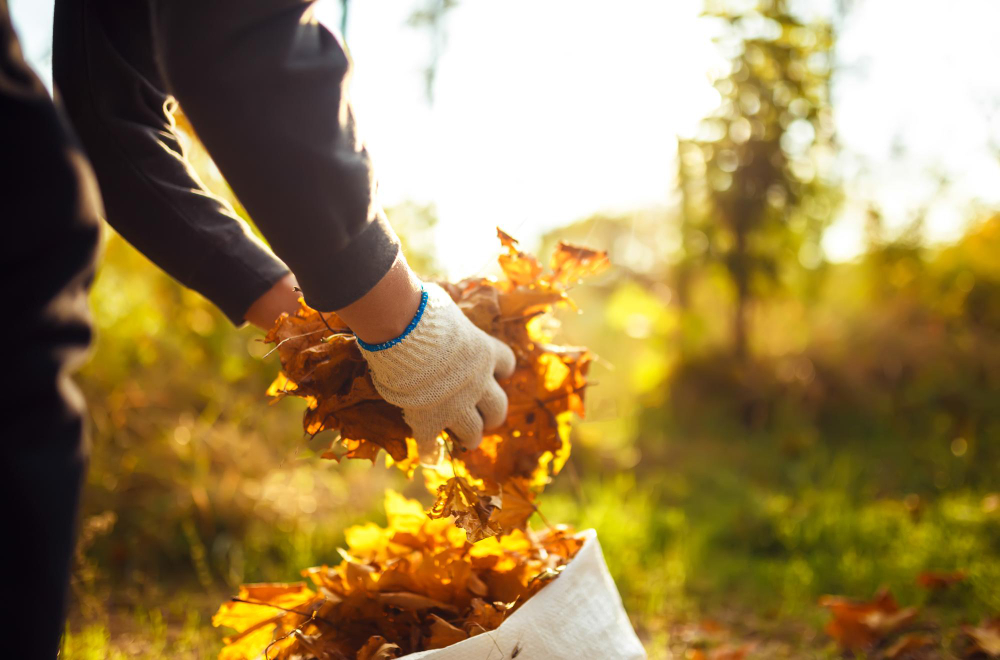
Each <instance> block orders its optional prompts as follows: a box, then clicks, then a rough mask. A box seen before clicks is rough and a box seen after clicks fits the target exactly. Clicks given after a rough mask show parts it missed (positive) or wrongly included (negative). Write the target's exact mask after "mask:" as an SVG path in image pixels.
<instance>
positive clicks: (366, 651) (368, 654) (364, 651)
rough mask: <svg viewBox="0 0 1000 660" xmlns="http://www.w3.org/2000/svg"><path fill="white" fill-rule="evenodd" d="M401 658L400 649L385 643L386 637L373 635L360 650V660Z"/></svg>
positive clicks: (358, 656) (358, 657)
mask: <svg viewBox="0 0 1000 660" xmlns="http://www.w3.org/2000/svg"><path fill="white" fill-rule="evenodd" d="M398 657H399V647H398V646H397V645H395V644H391V643H389V642H387V641H385V638H384V637H380V636H379V635H372V636H371V637H370V638H369V639H368V641H367V642H366V643H365V645H364V646H362V647H361V648H360V649H358V655H357V659H358V660H390V659H391V658H398Z"/></svg>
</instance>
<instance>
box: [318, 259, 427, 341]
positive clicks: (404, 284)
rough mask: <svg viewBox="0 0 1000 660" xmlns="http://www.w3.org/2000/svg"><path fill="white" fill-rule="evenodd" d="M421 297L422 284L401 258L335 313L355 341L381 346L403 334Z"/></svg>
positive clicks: (413, 318) (412, 318) (414, 314)
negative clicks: (370, 287)
mask: <svg viewBox="0 0 1000 660" xmlns="http://www.w3.org/2000/svg"><path fill="white" fill-rule="evenodd" d="M422 293H423V283H422V282H421V281H420V279H419V278H418V277H417V276H416V275H415V274H414V273H413V271H412V270H410V267H409V265H408V264H407V263H406V259H405V258H403V257H402V254H401V255H400V257H399V258H398V259H397V260H396V262H395V263H394V264H393V265H392V267H391V268H390V269H389V272H387V273H386V274H385V275H384V276H383V277H382V279H381V280H379V282H378V283H377V284H376V285H375V286H374V287H372V289H371V290H370V291H369V292H368V293H366V294H365V295H364V296H362V297H361V298H360V299H358V300H356V301H355V302H353V303H351V304H350V305H348V306H347V307H344V308H342V309H338V310H336V312H337V316H339V317H340V318H341V320H343V321H344V323H346V324H347V326H348V327H349V328H350V329H351V330H352V331H353V332H354V334H355V335H357V337H358V339H360V340H362V341H363V342H365V343H367V344H369V345H372V344H376V345H377V344H382V343H385V342H389V341H391V340H393V339H396V338H397V337H399V336H400V335H402V334H404V333H405V332H407V328H408V327H409V326H410V324H411V322H413V321H414V320H415V317H416V315H417V311H418V309H419V308H420V303H421V299H422Z"/></svg>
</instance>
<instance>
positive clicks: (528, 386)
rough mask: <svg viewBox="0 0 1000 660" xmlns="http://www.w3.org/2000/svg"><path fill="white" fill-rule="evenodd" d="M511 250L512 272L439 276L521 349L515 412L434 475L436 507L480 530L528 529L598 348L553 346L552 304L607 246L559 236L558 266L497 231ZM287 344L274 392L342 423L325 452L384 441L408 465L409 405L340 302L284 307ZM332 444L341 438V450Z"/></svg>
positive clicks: (368, 454) (505, 259)
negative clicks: (393, 389) (396, 402)
mask: <svg viewBox="0 0 1000 660" xmlns="http://www.w3.org/2000/svg"><path fill="white" fill-rule="evenodd" d="M498 232H499V235H500V240H501V242H502V243H503V245H504V247H505V248H507V253H506V254H502V255H501V256H500V266H501V268H502V269H503V272H504V275H505V278H506V279H505V280H502V281H494V280H489V279H482V278H472V279H467V280H463V281H461V282H459V283H457V284H452V283H448V282H443V283H442V285H443V286H444V288H445V289H446V290H447V291H448V293H449V294H450V295H451V297H452V298H453V299H454V300H455V302H456V303H457V304H458V306H459V308H460V309H461V310H462V312H463V313H464V314H465V315H466V316H467V317H468V318H469V319H470V320H471V321H472V322H473V323H475V324H476V325H477V326H478V327H479V328H480V329H482V330H483V331H485V332H488V333H490V334H491V335H493V336H494V337H497V338H498V339H500V340H501V341H503V342H505V343H506V344H507V345H509V346H511V347H512V348H513V349H514V353H515V356H516V358H517V364H516V366H515V369H514V373H513V375H511V376H510V377H509V378H506V379H502V380H501V386H502V387H503V388H504V390H505V391H506V394H507V399H508V411H507V419H506V420H505V421H504V423H503V425H502V426H500V427H499V428H497V429H494V430H491V431H489V432H488V433H487V434H486V435H485V436H484V437H483V440H482V443H481V444H480V445H479V447H478V448H476V449H475V450H473V451H471V452H467V453H462V454H460V455H457V456H456V454H457V453H458V446H457V445H456V446H455V450H454V451H452V450H449V456H450V460H449V461H448V462H447V464H446V466H445V467H446V470H432V471H431V472H430V473H429V474H428V475H427V483H428V488H429V489H431V491H432V492H436V494H437V498H438V499H437V502H435V504H434V506H433V507H432V508H431V513H430V515H431V516H432V517H434V518H440V517H452V518H454V519H455V521H456V523H457V524H458V525H460V526H461V527H462V528H463V529H465V530H466V532H467V533H468V535H469V540H470V541H472V542H476V541H479V540H481V539H483V538H487V537H489V536H493V535H495V534H500V533H508V532H510V531H511V530H515V529H524V526H525V525H526V524H527V521H528V518H530V517H531V515H532V514H533V513H534V511H535V507H534V505H533V504H532V501H533V500H534V498H535V493H536V492H538V491H540V490H541V489H542V488H543V487H544V486H545V484H546V483H548V481H549V479H550V478H551V477H552V476H554V475H555V474H556V473H558V472H559V470H560V469H561V467H562V465H563V463H564V462H565V461H566V458H567V457H568V455H569V440H568V431H569V425H568V424H569V416H570V415H571V414H572V413H574V412H575V413H577V414H578V415H580V416H581V417H582V416H583V412H584V408H583V400H584V388H585V387H586V384H587V381H586V377H587V371H588V369H589V366H590V355H589V353H588V352H587V350H586V349H582V348H568V347H561V346H554V345H552V344H551V343H550V341H551V336H550V334H549V332H548V331H547V330H546V327H545V325H544V323H545V320H546V316H545V315H546V314H547V313H548V312H549V311H550V310H551V309H552V308H553V306H554V305H556V304H571V301H570V300H569V298H568V297H567V295H566V287H567V286H568V285H570V284H571V283H574V282H576V281H578V280H580V279H581V278H582V277H584V276H587V275H593V274H596V273H599V272H601V271H602V270H604V269H605V268H607V266H608V259H607V255H606V254H604V253H601V252H595V251H593V250H589V249H587V248H581V247H576V246H573V245H569V244H566V243H560V244H559V246H558V247H557V249H556V250H555V252H554V253H553V256H552V263H551V267H550V271H549V272H546V271H545V270H544V269H543V268H542V266H541V264H540V263H539V262H538V260H537V259H536V258H535V257H533V256H531V255H528V254H525V253H524V252H521V251H520V250H518V248H517V245H516V244H517V241H515V240H514V239H513V238H511V237H510V236H508V235H507V234H505V233H503V232H502V231H499V230H498ZM265 341H266V342H268V343H273V344H274V345H275V350H277V351H278V354H279V355H280V356H281V364H282V368H283V371H282V373H281V374H279V375H278V378H277V379H276V380H275V381H274V382H273V383H272V384H271V387H270V388H269V389H268V393H269V394H270V395H271V396H274V397H278V398H281V397H284V396H286V395H291V396H296V397H301V398H304V399H305V400H306V401H307V409H306V412H305V416H304V418H303V427H304V428H305V431H306V433H308V434H310V435H313V436H315V435H316V434H318V433H320V432H322V431H325V430H333V431H337V436H336V438H335V439H334V440H333V441H332V443H333V444H332V445H331V448H330V449H328V450H327V451H325V452H324V453H323V454H322V456H323V457H324V458H332V459H334V460H337V461H339V460H340V459H341V458H366V459H369V460H371V461H372V462H373V463H374V462H375V459H376V457H377V456H378V453H379V451H380V450H383V449H384V450H385V451H386V453H387V454H388V456H389V459H388V460H390V461H391V462H392V463H393V464H395V465H397V466H399V468H400V469H401V470H403V471H404V472H405V473H406V474H407V475H410V474H412V473H413V471H414V469H415V468H416V466H417V464H418V463H419V460H420V457H419V456H418V455H417V447H416V444H415V442H414V441H413V438H412V434H411V431H410V429H409V427H408V426H407V425H406V422H405V421H404V420H403V414H402V411H401V410H400V409H399V408H397V407H395V406H393V405H391V404H389V403H388V402H386V401H384V400H383V399H382V397H381V396H380V395H379V393H378V392H377V391H376V390H375V386H374V384H373V383H372V379H371V374H370V372H369V370H368V365H367V363H366V362H365V360H364V358H363V357H362V355H361V352H360V350H359V349H358V347H357V340H356V338H355V337H354V334H353V333H352V332H351V331H350V329H349V328H348V327H347V326H346V325H345V324H344V323H343V321H341V320H340V319H339V318H338V317H337V315H336V314H333V313H330V314H322V313H320V312H317V311H315V310H313V309H310V308H309V307H308V306H306V305H305V303H304V302H303V303H302V308H301V309H300V310H299V311H298V312H297V313H296V314H294V315H288V314H283V315H282V316H281V318H279V319H278V321H277V323H276V324H275V327H274V328H273V329H272V330H271V331H270V332H269V333H268V335H267V337H265ZM333 446H336V447H338V448H339V452H338V451H334V449H333Z"/></svg>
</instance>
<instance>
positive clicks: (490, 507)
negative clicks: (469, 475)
mask: <svg viewBox="0 0 1000 660" xmlns="http://www.w3.org/2000/svg"><path fill="white" fill-rule="evenodd" d="M496 509H497V506H496V504H494V503H493V501H492V500H489V499H487V498H486V496H485V494H484V493H481V492H480V491H478V490H476V489H475V488H473V487H472V486H471V485H469V482H468V481H466V480H465V478H464V477H452V478H450V479H448V481H447V482H445V484H444V485H442V486H441V487H439V488H438V493H437V501H436V502H434V506H433V507H432V508H431V510H430V512H429V513H428V515H429V516H430V517H431V518H446V517H448V516H451V517H452V518H454V520H455V524H456V525H458V526H459V527H461V528H462V529H464V530H465V532H466V534H467V535H468V537H469V542H470V543H475V542H476V541H481V540H483V539H485V538H488V537H490V536H494V535H496V534H499V533H500V526H499V525H498V524H497V523H496V521H493V520H490V517H491V516H492V514H493V511H494V510H496Z"/></svg>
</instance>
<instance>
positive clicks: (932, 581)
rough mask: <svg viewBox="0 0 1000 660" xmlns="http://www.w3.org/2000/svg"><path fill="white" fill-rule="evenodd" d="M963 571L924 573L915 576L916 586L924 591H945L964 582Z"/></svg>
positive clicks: (964, 575)
mask: <svg viewBox="0 0 1000 660" xmlns="http://www.w3.org/2000/svg"><path fill="white" fill-rule="evenodd" d="M966 577H967V574H966V572H965V571H924V572H923V573H921V574H920V575H918V576H917V584H919V585H920V586H921V587H923V588H924V589H930V590H940V589H947V588H948V587H950V586H952V585H953V584H958V583H959V582H963V581H965V578H966Z"/></svg>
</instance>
